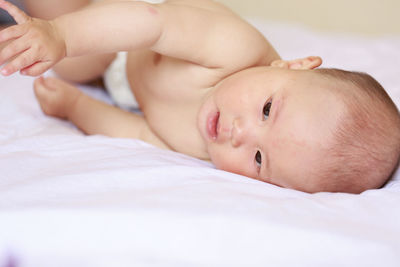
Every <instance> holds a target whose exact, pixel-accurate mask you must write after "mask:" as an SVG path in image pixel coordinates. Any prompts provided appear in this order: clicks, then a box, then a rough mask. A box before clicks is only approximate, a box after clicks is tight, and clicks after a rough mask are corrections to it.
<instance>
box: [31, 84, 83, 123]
mask: <svg viewBox="0 0 400 267" xmlns="http://www.w3.org/2000/svg"><path fill="white" fill-rule="evenodd" d="M33 86H34V89H35V95H36V98H37V100H38V101H39V104H40V107H41V108H42V110H43V112H44V113H45V114H47V115H49V116H54V117H58V118H61V119H68V114H69V112H70V111H71V110H73V109H74V106H75V103H76V102H77V100H78V98H79V96H80V95H81V94H82V93H81V91H79V89H78V88H76V87H75V86H73V85H71V84H69V83H66V82H64V81H62V80H60V79H57V78H54V77H48V78H43V77H39V78H37V79H36V80H35V82H34V85H33Z"/></svg>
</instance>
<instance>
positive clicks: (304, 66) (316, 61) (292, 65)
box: [271, 56, 322, 70]
mask: <svg viewBox="0 0 400 267" xmlns="http://www.w3.org/2000/svg"><path fill="white" fill-rule="evenodd" d="M321 64H322V59H321V58H320V57H315V56H310V57H305V58H298V59H293V60H283V59H277V60H274V61H272V63H271V67H277V68H283V69H292V70H311V69H315V68H317V67H319V66H320V65H321Z"/></svg>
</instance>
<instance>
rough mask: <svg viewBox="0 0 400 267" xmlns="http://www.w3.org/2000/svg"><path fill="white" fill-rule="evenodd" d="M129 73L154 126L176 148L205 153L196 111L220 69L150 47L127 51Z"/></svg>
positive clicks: (136, 95) (138, 96) (194, 153)
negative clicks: (147, 49) (199, 64)
mask: <svg viewBox="0 0 400 267" xmlns="http://www.w3.org/2000/svg"><path fill="white" fill-rule="evenodd" d="M127 76H128V80H129V83H130V86H131V90H132V92H133V94H134V95H135V98H136V100H137V102H138V103H139V106H140V108H141V110H142V111H143V113H144V115H145V117H146V121H147V123H148V124H149V126H150V127H151V129H152V130H153V131H154V132H155V133H156V134H157V135H158V136H159V137H160V138H161V139H162V140H163V141H164V142H165V143H167V144H168V145H169V146H171V147H172V148H173V149H174V150H176V151H179V152H183V153H186V154H189V155H193V156H196V157H205V155H204V153H203V150H204V147H203V145H204V144H203V141H202V139H201V136H200V134H199V132H198V129H197V124H196V121H197V114H198V110H199V109H200V106H201V104H202V99H203V97H204V94H205V93H206V91H207V89H208V88H210V87H211V86H213V85H214V84H215V83H217V82H218V81H219V78H218V73H217V72H215V71H213V70H210V69H206V68H204V67H201V66H198V65H194V64H191V63H189V62H185V61H182V60H179V59H174V58H169V57H165V56H161V55H159V54H157V53H154V52H151V51H138V52H133V53H129V54H128V63H127Z"/></svg>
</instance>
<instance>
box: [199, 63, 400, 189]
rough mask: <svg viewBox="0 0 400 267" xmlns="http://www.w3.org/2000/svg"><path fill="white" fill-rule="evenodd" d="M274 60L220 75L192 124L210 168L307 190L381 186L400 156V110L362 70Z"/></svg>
mask: <svg viewBox="0 0 400 267" xmlns="http://www.w3.org/2000/svg"><path fill="white" fill-rule="evenodd" d="M320 64H321V61H320V59H319V58H315V57H309V58H306V59H301V60H296V61H283V60H278V61H276V62H274V63H273V64H271V66H270V67H257V68H250V69H247V70H244V71H241V72H238V73H236V74H234V75H232V76H230V77H228V78H226V79H225V80H223V81H222V82H220V83H219V84H218V85H217V86H216V87H215V89H214V91H213V92H212V93H211V94H210V95H209V97H208V98H207V99H206V100H205V102H204V104H203V106H202V108H201V110H200V113H199V119H198V127H199V129H200V132H201V134H202V136H203V138H204V139H205V141H206V146H207V150H208V153H209V155H210V158H211V160H212V161H213V163H214V164H215V165H216V167H217V168H220V169H223V170H227V171H231V172H235V173H239V174H242V175H246V176H249V177H252V178H255V179H259V180H262V181H266V182H269V183H272V184H276V185H278V186H282V187H288V188H294V189H298V190H301V191H306V192H320V191H330V192H350V193H359V192H362V191H364V190H366V189H371V188H379V187H381V186H382V185H383V184H384V183H385V182H386V181H387V180H388V178H389V177H390V176H391V174H392V173H393V171H394V170H395V168H396V166H397V165H398V162H399V157H400V115H399V112H398V110H397V108H396V106H395V105H394V103H393V102H392V101H391V99H390V98H389V96H388V95H387V94H386V92H385V91H384V89H383V88H382V87H381V85H380V84H379V83H378V82H376V81H375V80H374V79H373V78H372V77H371V76H369V75H367V74H363V73H356V72H348V71H342V70H336V69H314V68H315V67H317V66H319V65H320Z"/></svg>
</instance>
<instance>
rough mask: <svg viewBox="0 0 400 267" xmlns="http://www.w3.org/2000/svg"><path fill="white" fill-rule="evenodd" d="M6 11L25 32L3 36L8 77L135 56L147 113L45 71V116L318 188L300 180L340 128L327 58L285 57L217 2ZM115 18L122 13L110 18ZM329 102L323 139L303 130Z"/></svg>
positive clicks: (85, 68)
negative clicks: (42, 13) (54, 12)
mask: <svg viewBox="0 0 400 267" xmlns="http://www.w3.org/2000/svg"><path fill="white" fill-rule="evenodd" d="M35 1H36V0H35ZM0 7H1V8H3V9H5V10H7V11H8V12H9V13H10V14H11V15H12V16H13V17H14V18H15V19H16V21H17V22H18V24H19V25H18V27H20V28H19V30H18V29H17V28H15V29H14V31H11V30H9V31H7V30H5V31H2V32H1V33H0V42H3V41H6V40H9V39H15V41H14V42H12V43H11V44H10V45H9V46H7V47H6V48H5V49H3V50H2V51H1V52H0V63H2V62H7V61H8V64H6V65H5V66H4V67H3V69H2V70H1V71H2V74H3V75H9V74H11V73H13V72H16V71H21V73H22V74H25V75H32V76H36V75H40V74H41V73H43V72H44V71H45V70H47V69H49V68H50V67H53V66H54V70H55V71H56V72H57V73H58V74H59V75H60V76H61V77H63V78H64V79H66V80H69V81H74V82H86V81H90V80H92V79H95V78H97V77H100V76H101V75H102V74H103V72H104V70H105V69H106V68H107V67H108V65H109V64H110V63H111V62H112V60H113V59H114V57H115V53H116V52H117V51H129V53H128V62H127V66H126V70H127V76H128V80H129V83H130V86H131V90H132V92H133V94H134V95H135V97H136V99H137V101H138V103H139V105H140V108H141V110H142V111H143V114H144V116H140V115H137V114H132V113H128V112H126V111H123V110H121V109H119V108H116V107H113V106H109V105H106V104H104V103H102V102H99V101H97V100H94V99H92V98H90V97H88V96H86V95H84V94H82V93H81V92H80V91H79V90H78V89H77V88H76V87H74V86H72V85H70V84H68V83H66V82H64V81H61V80H59V79H56V78H47V79H43V78H38V79H37V80H36V81H35V84H34V87H35V93H36V96H37V99H38V101H39V103H40V105H41V107H42V110H43V111H44V112H45V113H46V114H47V115H50V116H55V117H59V118H62V119H68V120H70V121H71V122H73V123H74V124H75V125H77V126H78V127H79V128H80V129H82V130H83V131H84V132H85V133H87V134H104V135H107V136H113V137H126V138H139V139H141V140H144V141H146V142H149V143H151V144H154V145H156V146H158V147H161V148H165V149H171V150H174V151H178V152H181V153H185V154H188V155H191V156H194V157H197V158H201V159H205V160H211V161H212V162H214V163H215V164H216V166H217V167H219V168H222V169H224V170H227V171H232V172H235V173H239V174H243V175H246V176H248V177H251V178H255V179H259V180H262V181H266V182H270V183H273V184H276V185H279V186H284V187H290V188H296V189H299V190H303V191H308V192H316V191H319V190H320V188H317V187H316V186H315V185H316V184H317V183H316V181H311V180H310V181H307V183H305V184H304V183H302V182H301V181H302V180H301V179H303V178H304V177H306V176H307V175H308V174H309V173H310V169H312V168H313V166H314V164H318V158H322V157H323V155H321V154H320V153H319V150H318V146H319V145H320V144H321V143H322V140H326V137H327V136H328V133H329V132H330V130H331V129H332V127H334V125H335V123H334V122H335V121H336V120H337V118H338V116H339V115H340V112H339V110H340V109H339V107H340V104H338V103H337V101H336V100H335V98H334V97H332V96H331V95H329V94H328V95H325V93H323V92H325V91H323V90H322V89H321V88H325V87H328V86H329V84H328V83H327V82H326V81H325V80H323V79H320V78H319V77H318V76H316V75H314V74H313V72H312V69H314V68H316V67H318V66H319V65H320V64H321V59H320V58H319V57H307V58H302V59H295V60H290V61H286V60H282V59H280V57H279V55H278V54H277V53H276V51H275V50H274V48H273V47H272V46H271V44H270V43H269V42H268V41H267V40H266V39H265V38H264V37H263V36H262V35H261V34H260V33H259V32H258V31H257V30H256V29H254V28H253V27H252V26H251V25H249V24H248V23H247V22H245V21H243V20H242V19H241V18H240V17H238V16H237V15H235V14H234V13H232V12H231V11H230V10H229V9H227V8H226V7H224V6H222V5H221V4H219V3H216V2H213V1H209V0H202V1H199V0H197V1H196V0H185V1H182V0H171V1H166V2H165V3H163V4H159V5H151V4H147V3H142V2H136V1H133V2H131V1H124V2H121V1H104V2H100V3H96V4H94V5H92V6H88V7H86V8H84V9H82V10H80V11H78V12H75V13H70V14H67V15H64V16H61V17H58V18H56V19H54V20H51V21H45V20H40V19H32V18H31V17H28V16H27V15H26V14H24V13H23V12H21V11H19V10H17V9H16V8H15V7H12V6H11V5H9V4H7V3H6V2H4V1H3V0H0ZM110 14H118V15H116V16H117V17H118V18H111V19H109V20H107V19H105V17H107V16H108V17H110ZM125 16H126V19H124V18H125ZM111 17H112V16H111ZM121 21H123V22H121ZM183 21H184V23H182V22H183ZM88 22H90V23H91V24H90V25H87V23H88ZM86 26H87V27H86ZM100 27H101V29H102V32H101V33H99V31H98V28H100ZM77 29H79V30H77ZM116 29H118V33H119V34H118V35H114V33H115V31H116ZM193 29H196V31H193ZM16 32H17V33H16ZM10 36H11V37H10ZM104 36H112V38H107V39H104ZM183 36H184V38H183ZM18 40H23V41H24V43H26V42H27V40H29V42H31V46H30V47H35V46H34V45H36V44H40V46H39V49H37V50H35V51H31V49H28V50H24V49H23V47H22V46H23V45H22V44H20V43H22V41H21V42H20V43H18ZM99 40H101V42H100V41H99ZM19 46H21V47H19ZM43 51H44V52H43ZM12 56H17V57H16V59H14V60H10V58H11V57H12ZM55 64H56V65H55ZM89 66H90V67H89ZM278 70H279V71H278ZM310 79H311V80H314V81H315V83H314V84H315V86H314V87H315V88H313V89H315V90H316V91H318V92H319V93H318V94H317V95H319V97H318V99H314V98H312V97H307V96H305V94H306V95H312V93H311V94H310V92H309V88H310V84H309V80H310ZM289 89H290V90H289ZM292 89H293V90H292ZM230 92H232V93H230ZM253 92H254V93H253ZM281 95H285V98H279V97H278V96H281ZM277 97H278V98H277ZM275 98H277V99H278V101H277V103H280V102H279V101H281V102H283V99H285V101H284V103H285V105H284V107H285V108H284V109H283V110H280V109H277V108H275V109H274V107H275V106H280V105H281V104H275V101H273V103H274V104H272V103H270V104H272V107H271V109H269V108H268V110H267V111H268V112H267V113H269V112H270V111H271V112H277V111H279V112H280V113H281V115H280V116H279V118H280V123H277V125H278V126H274V128H272V123H271V122H270V121H271V119H272V118H274V116H273V115H271V119H270V118H269V117H270V116H269V115H268V114H267V113H265V112H266V106H267V103H268V101H270V102H272V99H274V100H275ZM303 98H304V99H303ZM221 99H223V100H221ZM245 99H247V100H249V101H244V100H245ZM279 99H280V100H279ZM295 99H298V100H299V101H297V100H295ZM320 99H325V100H324V101H325V103H327V104H326V105H325V107H326V109H328V108H329V110H326V112H330V113H332V116H329V120H328V119H327V118H315V120H313V121H311V124H312V125H314V126H315V127H314V128H315V129H317V132H316V133H315V134H313V135H312V137H313V138H310V136H311V135H310V132H309V131H307V129H311V128H312V127H307V128H306V129H305V130H304V131H302V130H301V127H303V126H302V125H299V126H298V128H296V129H293V128H292V125H293V118H295V117H296V116H300V117H299V120H302V118H303V120H304V118H305V117H304V116H305V114H309V115H310V114H314V113H315V112H321V110H320V107H319V106H317V105H316V103H314V102H316V101H317V100H318V101H319V100H320ZM233 103H235V104H233ZM232 105H234V106H233V107H232ZM270 106H271V105H270ZM282 106H283V105H282ZM236 107H239V108H240V107H243V109H242V110H237V111H236V110H235V109H234V108H236ZM253 107H254V108H253ZM268 107H269V106H268ZM308 107H309V108H308ZM250 110H253V111H251V112H250ZM299 110H304V112H303V113H299V112H298V111H299ZM244 114H247V115H246V116H247V117H246V119H244V118H245V115H244ZM217 115H218V116H217ZM254 117H257V118H259V119H257V120H254V119H253V118H254ZM289 118H292V119H289ZM243 122H246V123H243ZM247 122H249V123H247ZM250 122H251V123H250ZM266 135H268V136H269V138H265V136H266ZM294 136H295V137H296V138H294ZM276 137H280V138H276ZM296 144H297V145H296ZM299 144H302V145H299ZM228 155H232V156H231V157H229V156H228ZM271 157H273V159H271ZM225 159H226V160H225ZM267 159H268V164H269V165H267V163H266V162H267ZM293 176H297V177H299V178H298V179H295V178H294V177H293ZM272 178H273V179H272Z"/></svg>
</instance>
